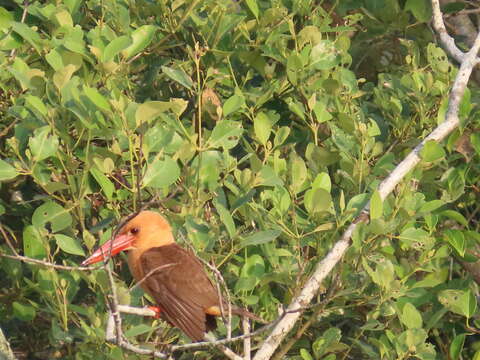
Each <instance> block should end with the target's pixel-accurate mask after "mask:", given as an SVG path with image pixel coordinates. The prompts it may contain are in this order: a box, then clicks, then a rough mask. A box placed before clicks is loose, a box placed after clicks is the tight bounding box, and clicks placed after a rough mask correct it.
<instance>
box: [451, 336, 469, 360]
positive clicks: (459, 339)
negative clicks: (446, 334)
mask: <svg viewBox="0 0 480 360" xmlns="http://www.w3.org/2000/svg"><path fill="white" fill-rule="evenodd" d="M466 337H467V334H459V335H457V336H455V338H454V339H453V340H452V342H451V343H450V349H449V353H450V359H452V360H457V359H459V358H460V354H461V353H462V350H463V345H464V344H465V338H466Z"/></svg>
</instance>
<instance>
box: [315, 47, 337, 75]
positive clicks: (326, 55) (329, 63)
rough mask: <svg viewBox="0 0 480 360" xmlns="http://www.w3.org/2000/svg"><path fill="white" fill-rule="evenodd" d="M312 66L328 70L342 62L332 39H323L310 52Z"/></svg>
mask: <svg viewBox="0 0 480 360" xmlns="http://www.w3.org/2000/svg"><path fill="white" fill-rule="evenodd" d="M310 61H311V64H312V65H311V66H313V67H315V69H317V70H328V69H331V68H333V67H334V66H336V65H338V64H339V63H340V57H339V56H338V51H337V49H336V48H335V44H334V43H333V41H331V40H321V41H319V42H318V44H316V45H315V46H314V47H313V48H312V51H311V53H310Z"/></svg>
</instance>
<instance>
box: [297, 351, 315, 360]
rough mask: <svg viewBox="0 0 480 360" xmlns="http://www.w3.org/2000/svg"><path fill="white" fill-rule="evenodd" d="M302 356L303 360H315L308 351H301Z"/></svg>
mask: <svg viewBox="0 0 480 360" xmlns="http://www.w3.org/2000/svg"><path fill="white" fill-rule="evenodd" d="M300 356H301V357H302V359H303V360H314V359H313V357H312V355H310V353H309V352H308V351H307V350H306V349H300Z"/></svg>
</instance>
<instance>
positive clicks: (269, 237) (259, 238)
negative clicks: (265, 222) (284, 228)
mask: <svg viewBox="0 0 480 360" xmlns="http://www.w3.org/2000/svg"><path fill="white" fill-rule="evenodd" d="M281 233H282V232H281V231H280V230H264V231H258V232H256V233H254V234H252V235H249V236H247V237H245V238H244V239H243V240H242V242H241V245H242V247H245V246H254V245H261V244H266V243H269V242H271V241H273V240H275V239H276V238H277V237H279V236H280V234H281Z"/></svg>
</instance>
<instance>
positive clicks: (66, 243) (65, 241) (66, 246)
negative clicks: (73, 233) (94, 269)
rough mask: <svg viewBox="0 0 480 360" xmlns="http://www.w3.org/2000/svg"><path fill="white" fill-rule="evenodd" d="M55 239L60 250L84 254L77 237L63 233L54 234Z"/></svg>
mask: <svg viewBox="0 0 480 360" xmlns="http://www.w3.org/2000/svg"><path fill="white" fill-rule="evenodd" d="M55 240H56V241H57V245H58V247H59V248H60V249H62V251H65V252H66V253H69V254H73V255H80V256H85V252H84V251H83V249H82V246H81V245H80V242H79V241H78V240H77V239H73V238H71V237H70V236H67V235H63V234H55Z"/></svg>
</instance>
